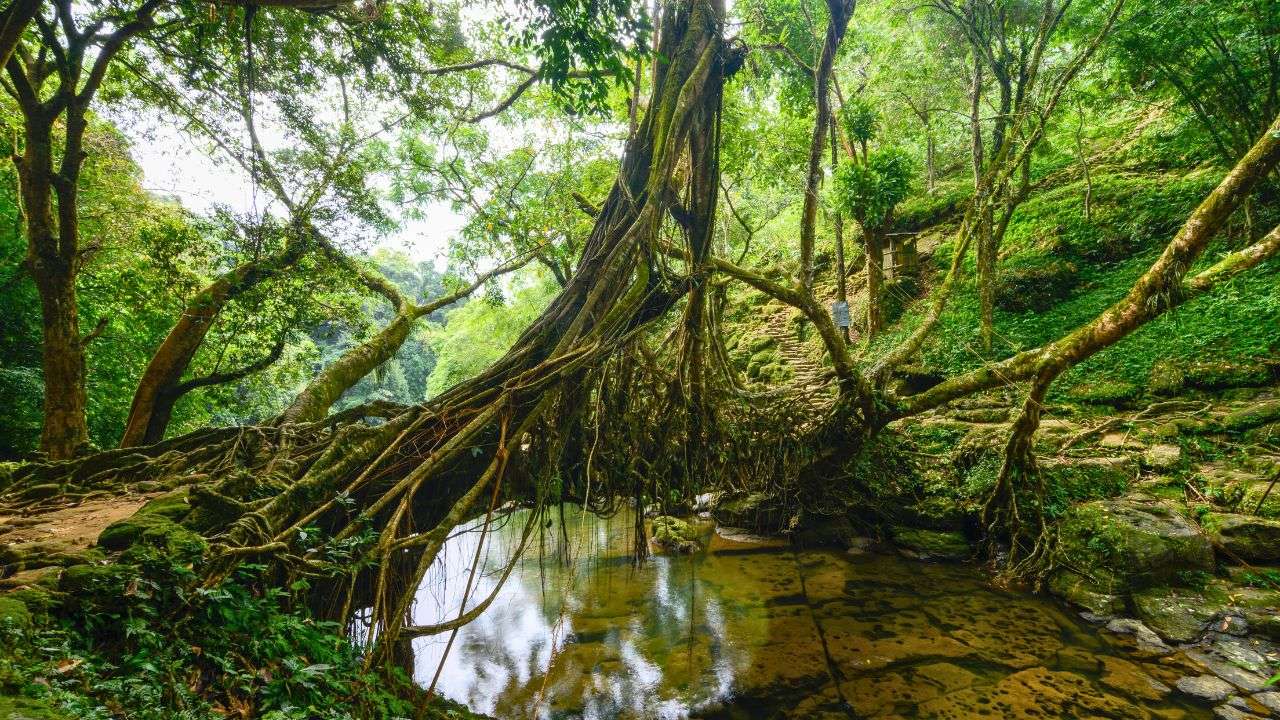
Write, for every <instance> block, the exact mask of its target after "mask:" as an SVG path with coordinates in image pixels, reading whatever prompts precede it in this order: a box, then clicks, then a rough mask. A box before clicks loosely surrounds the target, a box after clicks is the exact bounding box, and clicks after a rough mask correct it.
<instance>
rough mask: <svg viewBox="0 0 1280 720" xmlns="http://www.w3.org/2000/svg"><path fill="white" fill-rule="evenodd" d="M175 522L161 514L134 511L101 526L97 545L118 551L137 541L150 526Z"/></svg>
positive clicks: (162, 526) (164, 526)
mask: <svg viewBox="0 0 1280 720" xmlns="http://www.w3.org/2000/svg"><path fill="white" fill-rule="evenodd" d="M176 524H177V523H175V522H174V521H172V520H170V519H169V518H167V517H165V516H163V515H159V514H146V513H135V514H134V515H133V516H131V517H127V518H125V519H124V520H117V521H116V522H113V523H111V524H110V525H108V526H106V527H105V528H103V530H102V532H101V533H99V534H98V546H99V547H101V548H104V549H106V550H111V551H113V552H118V551H121V550H124V549H126V548H128V547H129V546H130V545H132V544H134V543H135V542H137V541H138V538H140V537H142V534H143V533H144V532H146V531H147V530H148V529H150V528H155V527H159V528H167V527H170V526H172V525H176Z"/></svg>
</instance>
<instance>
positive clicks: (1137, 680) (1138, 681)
mask: <svg viewBox="0 0 1280 720" xmlns="http://www.w3.org/2000/svg"><path fill="white" fill-rule="evenodd" d="M1098 660H1099V661H1100V662H1101V663H1102V684H1103V685H1106V686H1107V687H1109V688H1111V689H1112V690H1116V691H1118V692H1121V693H1124V694H1125V695H1128V696H1129V697H1132V698H1135V699H1137V700H1150V701H1155V700H1161V699H1163V698H1164V697H1165V696H1166V695H1168V694H1169V693H1170V692H1172V689H1171V688H1170V687H1169V686H1168V685H1165V684H1164V683H1162V682H1160V681H1159V680H1156V679H1155V678H1153V677H1151V676H1150V675H1148V674H1147V673H1146V672H1144V671H1143V670H1142V668H1140V667H1138V666H1137V665H1136V664H1134V663H1131V662H1129V661H1128V660H1124V659H1121V658H1116V657H1110V656H1108V655H1099V656H1098Z"/></svg>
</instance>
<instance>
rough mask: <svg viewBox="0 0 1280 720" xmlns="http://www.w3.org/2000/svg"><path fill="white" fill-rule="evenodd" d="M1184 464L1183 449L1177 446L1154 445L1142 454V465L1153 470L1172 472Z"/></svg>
mask: <svg viewBox="0 0 1280 720" xmlns="http://www.w3.org/2000/svg"><path fill="white" fill-rule="evenodd" d="M1180 462H1182V448H1180V447H1178V446H1177V445H1165V444H1160V445H1152V446H1151V447H1149V448H1147V451H1146V452H1144V453H1143V454H1142V464H1143V465H1145V466H1146V467H1149V468H1151V469H1153V470H1172V469H1173V468H1175V467H1177V466H1178V463H1180Z"/></svg>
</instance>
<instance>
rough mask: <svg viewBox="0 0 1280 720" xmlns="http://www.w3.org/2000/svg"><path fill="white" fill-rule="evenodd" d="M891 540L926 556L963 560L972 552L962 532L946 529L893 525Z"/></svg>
mask: <svg viewBox="0 0 1280 720" xmlns="http://www.w3.org/2000/svg"><path fill="white" fill-rule="evenodd" d="M892 533H893V542H894V543H895V544H897V545H898V546H899V547H903V548H906V549H908V550H911V551H913V552H915V553H916V554H919V555H921V556H923V557H926V558H935V559H938V560H964V559H966V558H968V557H969V556H970V555H972V554H973V548H972V547H971V546H970V545H969V540H968V538H966V537H965V535H964V533H962V532H958V531H947V530H923V529H920V528H908V527H901V526H898V527H894V528H893V529H892Z"/></svg>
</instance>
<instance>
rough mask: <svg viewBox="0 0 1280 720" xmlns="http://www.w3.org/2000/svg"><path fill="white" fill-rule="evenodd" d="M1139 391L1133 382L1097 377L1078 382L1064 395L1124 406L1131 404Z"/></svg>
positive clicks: (1096, 402) (1091, 401)
mask: <svg viewBox="0 0 1280 720" xmlns="http://www.w3.org/2000/svg"><path fill="white" fill-rule="evenodd" d="M1140 393H1141V389H1140V388H1139V387H1138V386H1137V385H1136V384H1134V383H1131V382H1125V381H1123V380H1106V379H1099V380H1094V381H1092V382H1084V383H1079V384H1077V385H1076V386H1075V387H1073V388H1071V389H1070V390H1068V391H1067V393H1066V395H1067V397H1068V398H1070V399H1072V400H1075V401H1076V402H1082V403H1090V404H1094V405H1111V406H1115V407H1126V406H1128V405H1131V404H1132V403H1133V401H1134V400H1135V399H1137V397H1138V395H1139V394H1140Z"/></svg>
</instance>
